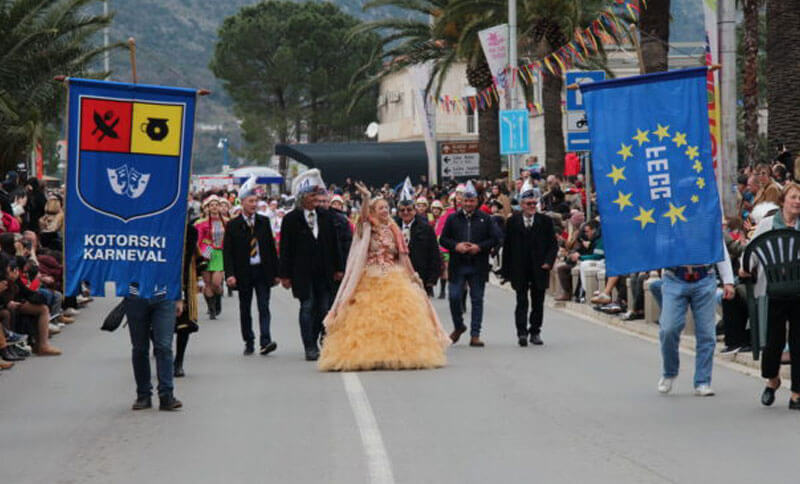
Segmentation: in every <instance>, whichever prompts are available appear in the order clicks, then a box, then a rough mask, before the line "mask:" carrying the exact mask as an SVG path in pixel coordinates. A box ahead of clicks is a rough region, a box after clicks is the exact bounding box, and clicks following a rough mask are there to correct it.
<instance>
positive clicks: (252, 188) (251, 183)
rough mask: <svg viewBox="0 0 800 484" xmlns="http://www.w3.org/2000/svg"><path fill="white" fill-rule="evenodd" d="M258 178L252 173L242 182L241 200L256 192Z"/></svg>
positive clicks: (240, 189)
mask: <svg viewBox="0 0 800 484" xmlns="http://www.w3.org/2000/svg"><path fill="white" fill-rule="evenodd" d="M256 179H257V178H256V176H255V175H250V178H248V179H247V181H245V182H244V183H243V184H242V186H241V188H239V200H244V199H245V198H247V197H249V196H251V195H255V194H256Z"/></svg>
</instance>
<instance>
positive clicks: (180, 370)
mask: <svg viewBox="0 0 800 484" xmlns="http://www.w3.org/2000/svg"><path fill="white" fill-rule="evenodd" d="M172 376H174V377H175V378H182V377H184V376H186V373H185V372H184V371H183V365H180V366H176V367H175V371H174V373H173V374H172Z"/></svg>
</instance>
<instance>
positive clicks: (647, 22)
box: [639, 0, 670, 73]
mask: <svg viewBox="0 0 800 484" xmlns="http://www.w3.org/2000/svg"><path fill="white" fill-rule="evenodd" d="M669 4H670V0H648V2H647V8H643V9H642V16H641V18H640V19H639V30H640V31H641V40H640V44H641V48H642V58H643V59H644V72H646V73H650V72H660V71H666V70H667V69H669V62H668V57H667V56H668V54H669V19H670V16H669Z"/></svg>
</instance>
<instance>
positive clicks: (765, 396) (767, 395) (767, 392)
mask: <svg viewBox="0 0 800 484" xmlns="http://www.w3.org/2000/svg"><path fill="white" fill-rule="evenodd" d="M775 390H776V389H775V388H770V387H764V391H763V392H761V405H764V406H765V407H769V406H770V405H772V404H773V403H775Z"/></svg>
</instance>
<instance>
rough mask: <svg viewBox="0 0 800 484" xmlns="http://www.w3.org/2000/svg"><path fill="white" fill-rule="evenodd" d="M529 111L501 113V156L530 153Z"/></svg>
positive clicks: (516, 110) (520, 110) (513, 110)
mask: <svg viewBox="0 0 800 484" xmlns="http://www.w3.org/2000/svg"><path fill="white" fill-rule="evenodd" d="M530 151H531V146H530V139H529V127H528V110H527V109H510V110H504V111H500V154H501V155H518V154H525V153H530Z"/></svg>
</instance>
